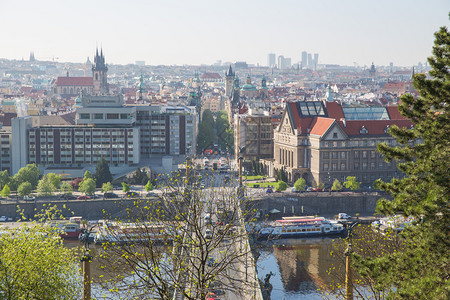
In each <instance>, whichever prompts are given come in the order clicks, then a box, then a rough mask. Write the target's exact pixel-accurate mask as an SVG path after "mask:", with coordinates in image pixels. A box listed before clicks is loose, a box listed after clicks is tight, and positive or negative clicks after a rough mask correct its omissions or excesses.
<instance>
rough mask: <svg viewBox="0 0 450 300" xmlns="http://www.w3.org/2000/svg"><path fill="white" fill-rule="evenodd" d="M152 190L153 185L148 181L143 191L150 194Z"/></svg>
mask: <svg viewBox="0 0 450 300" xmlns="http://www.w3.org/2000/svg"><path fill="white" fill-rule="evenodd" d="M153 189H154V187H153V184H152V183H151V181H150V180H149V181H148V182H147V184H146V185H145V191H147V192H150V191H153Z"/></svg>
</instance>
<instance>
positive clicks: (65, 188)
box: [60, 181, 73, 194]
mask: <svg viewBox="0 0 450 300" xmlns="http://www.w3.org/2000/svg"><path fill="white" fill-rule="evenodd" d="M60 191H61V193H63V194H72V193H73V186H72V185H71V184H70V183H68V182H67V181H65V182H63V184H61V188H60Z"/></svg>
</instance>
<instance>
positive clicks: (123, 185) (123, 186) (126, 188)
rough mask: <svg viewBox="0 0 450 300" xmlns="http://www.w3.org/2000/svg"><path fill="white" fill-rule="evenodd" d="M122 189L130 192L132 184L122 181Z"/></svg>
mask: <svg viewBox="0 0 450 300" xmlns="http://www.w3.org/2000/svg"><path fill="white" fill-rule="evenodd" d="M122 191H123V192H124V193H128V192H129V191H130V186H129V185H128V183H126V182H122Z"/></svg>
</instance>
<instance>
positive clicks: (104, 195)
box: [103, 193, 119, 199]
mask: <svg viewBox="0 0 450 300" xmlns="http://www.w3.org/2000/svg"><path fill="white" fill-rule="evenodd" d="M103 197H104V198H105V199H108V198H119V195H117V194H116V193H104V194H103Z"/></svg>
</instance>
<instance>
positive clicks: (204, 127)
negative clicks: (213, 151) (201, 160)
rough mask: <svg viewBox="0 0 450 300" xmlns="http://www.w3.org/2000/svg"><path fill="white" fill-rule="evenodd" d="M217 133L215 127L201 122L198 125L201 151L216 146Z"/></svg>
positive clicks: (198, 139) (198, 144)
mask: <svg viewBox="0 0 450 300" xmlns="http://www.w3.org/2000/svg"><path fill="white" fill-rule="evenodd" d="M214 140H215V132H214V127H212V126H210V125H208V124H205V123H204V122H201V123H200V124H199V125H198V135H197V147H198V149H199V150H201V151H203V150H206V149H207V148H211V147H212V145H213V144H214Z"/></svg>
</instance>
